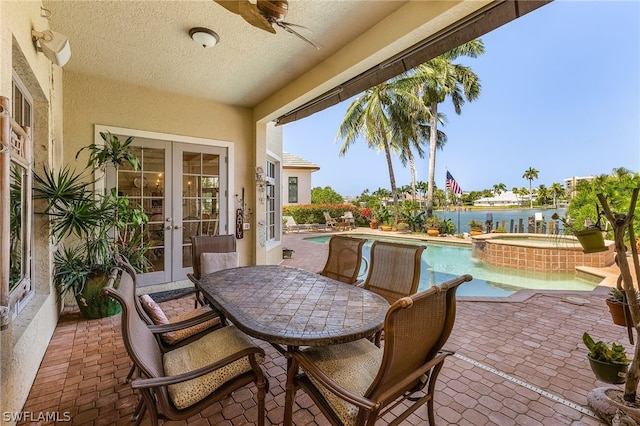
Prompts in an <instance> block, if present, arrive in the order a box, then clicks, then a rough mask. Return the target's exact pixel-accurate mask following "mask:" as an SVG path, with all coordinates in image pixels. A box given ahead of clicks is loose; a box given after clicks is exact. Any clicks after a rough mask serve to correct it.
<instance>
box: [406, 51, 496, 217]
mask: <svg viewBox="0 0 640 426" xmlns="http://www.w3.org/2000/svg"><path fill="white" fill-rule="evenodd" d="M482 53H484V45H483V43H482V40H480V39H475V40H472V41H470V42H467V43H464V44H462V45H460V46H458V47H456V48H454V49H452V50H450V51H449V52H446V53H444V54H442V55H440V56H437V57H435V58H433V59H431V60H430V61H427V62H425V63H424V64H422V65H419V66H418V67H417V70H416V73H417V74H419V75H420V77H421V78H422V79H423V80H424V82H423V83H422V85H421V87H420V91H421V92H422V93H423V94H424V95H423V98H422V99H423V101H424V103H425V105H426V107H427V108H428V109H429V111H430V117H429V120H430V127H431V132H430V137H429V180H428V183H429V188H428V191H427V217H430V216H432V215H433V185H434V182H435V169H436V148H437V134H438V133H437V129H438V104H440V103H442V102H444V101H445V99H446V98H447V97H450V98H451V101H452V103H453V106H454V110H455V112H456V114H460V113H461V112H462V105H464V103H465V100H468V101H473V100H475V99H476V98H477V97H478V96H479V94H480V79H479V78H478V76H477V75H476V74H475V73H474V72H473V71H471V68H469V67H466V66H464V65H461V64H454V63H453V61H454V60H456V59H457V58H459V57H460V56H469V57H472V58H476V57H478V56H479V55H481V54H482Z"/></svg>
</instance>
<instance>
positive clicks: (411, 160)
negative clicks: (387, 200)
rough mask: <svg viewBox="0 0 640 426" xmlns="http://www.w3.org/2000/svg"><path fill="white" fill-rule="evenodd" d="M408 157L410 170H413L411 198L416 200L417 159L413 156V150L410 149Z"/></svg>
mask: <svg viewBox="0 0 640 426" xmlns="http://www.w3.org/2000/svg"><path fill="white" fill-rule="evenodd" d="M407 157H408V158H409V170H411V199H412V200H413V201H415V200H416V199H417V197H416V195H417V194H416V160H415V158H414V157H413V152H412V151H411V150H408V152H407Z"/></svg>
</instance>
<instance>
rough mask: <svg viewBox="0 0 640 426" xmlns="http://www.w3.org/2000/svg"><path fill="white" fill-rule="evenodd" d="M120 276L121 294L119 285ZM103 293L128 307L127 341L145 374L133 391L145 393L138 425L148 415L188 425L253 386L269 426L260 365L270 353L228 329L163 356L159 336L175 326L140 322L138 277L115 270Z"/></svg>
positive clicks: (124, 311)
mask: <svg viewBox="0 0 640 426" xmlns="http://www.w3.org/2000/svg"><path fill="white" fill-rule="evenodd" d="M119 271H123V272H122V273H119ZM118 275H119V276H120V280H119V284H118V288H117V289H115V288H113V283H114V282H115V281H116V279H117V278H118ZM103 292H104V293H105V294H107V295H109V296H111V297H113V298H114V299H116V300H117V301H118V302H119V303H120V305H122V316H121V326H122V340H123V341H124V345H125V347H126V349H127V353H128V354H129V357H130V358H131V359H132V360H133V362H134V364H135V365H136V367H137V368H138V370H139V371H140V376H141V377H140V378H137V379H134V380H132V381H131V387H132V388H133V389H137V390H139V391H140V392H141V393H142V399H141V401H140V403H139V404H138V406H137V407H136V410H135V413H134V419H133V420H135V421H136V424H137V425H138V424H140V422H141V421H142V419H143V417H144V414H145V412H146V411H147V410H148V411H149V414H150V417H151V424H152V425H157V424H158V419H167V420H185V419H187V418H189V417H191V416H193V415H194V414H197V413H199V412H201V411H203V410H205V409H208V408H210V407H211V404H212V403H214V402H217V401H221V400H223V399H225V398H227V397H228V396H230V395H231V394H232V392H234V391H236V390H238V389H240V388H242V387H244V386H246V385H248V384H249V383H252V382H253V383H255V384H256V386H257V389H258V392H257V399H258V419H257V420H258V425H260V426H262V425H264V398H265V392H266V389H267V388H268V383H267V382H266V381H265V378H264V374H263V372H262V369H261V367H260V366H259V359H263V357H264V351H263V350H262V349H261V348H260V347H258V346H256V345H255V344H254V343H253V341H252V340H251V339H250V338H249V337H247V336H246V335H245V334H243V333H242V332H240V331H239V330H238V329H236V328H235V327H234V326H228V327H223V328H220V329H217V330H215V331H213V332H211V333H208V334H206V335H205V336H203V337H202V338H200V339H198V340H196V341H194V342H192V343H190V344H188V345H184V346H181V347H180V348H177V349H174V350H172V351H170V352H167V353H163V352H162V351H161V350H160V347H159V346H158V342H157V340H156V339H155V337H154V333H160V332H165V331H169V330H171V329H172V326H171V325H168V326H166V325H165V326H153V327H149V326H148V325H147V324H145V322H144V321H143V320H142V318H140V316H139V315H138V313H137V312H136V306H135V300H136V294H135V285H134V280H133V277H132V276H131V275H130V274H129V273H128V272H126V271H124V270H122V269H119V268H117V269H114V270H113V271H112V274H111V277H110V282H109V285H108V286H106V287H105V288H104V290H103Z"/></svg>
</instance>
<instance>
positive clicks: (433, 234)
mask: <svg viewBox="0 0 640 426" xmlns="http://www.w3.org/2000/svg"><path fill="white" fill-rule="evenodd" d="M427 235H428V236H430V237H437V236H438V235H440V231H439V230H437V229H427Z"/></svg>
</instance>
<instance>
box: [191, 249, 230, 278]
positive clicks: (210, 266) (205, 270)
mask: <svg viewBox="0 0 640 426" xmlns="http://www.w3.org/2000/svg"><path fill="white" fill-rule="evenodd" d="M236 267H238V254H237V253H236V252H230V253H202V254H201V255H200V276H201V277H204V276H205V275H207V274H210V273H212V272H216V271H220V270H222V269H229V268H236Z"/></svg>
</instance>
